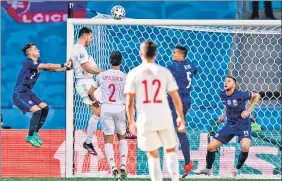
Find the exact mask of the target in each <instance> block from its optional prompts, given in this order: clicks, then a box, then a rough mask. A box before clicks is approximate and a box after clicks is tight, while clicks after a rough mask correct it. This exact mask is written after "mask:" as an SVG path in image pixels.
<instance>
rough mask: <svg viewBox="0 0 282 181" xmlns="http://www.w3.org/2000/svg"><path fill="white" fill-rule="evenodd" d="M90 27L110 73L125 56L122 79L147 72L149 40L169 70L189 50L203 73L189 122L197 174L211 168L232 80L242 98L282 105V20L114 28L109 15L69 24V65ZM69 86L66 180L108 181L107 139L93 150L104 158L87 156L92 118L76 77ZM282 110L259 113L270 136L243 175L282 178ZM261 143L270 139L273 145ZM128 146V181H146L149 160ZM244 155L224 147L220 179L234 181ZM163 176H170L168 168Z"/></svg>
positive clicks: (93, 49) (141, 22)
mask: <svg viewBox="0 0 282 181" xmlns="http://www.w3.org/2000/svg"><path fill="white" fill-rule="evenodd" d="M83 26H87V27H89V28H91V29H92V31H93V42H92V43H91V45H89V47H88V48H87V49H88V53H89V55H90V56H93V58H94V60H96V63H97V65H98V67H99V68H102V69H106V68H109V62H108V58H109V55H110V53H111V51H113V50H119V51H121V52H122V55H123V63H122V70H123V71H125V72H128V71H129V70H131V69H132V68H133V67H135V66H137V65H138V64H140V63H141V60H140V58H139V46H140V43H142V41H144V40H145V39H151V40H153V41H156V43H157V45H158V57H157V59H156V61H157V63H159V64H161V65H164V66H167V65H168V64H169V63H170V62H171V54H172V50H173V48H174V47H175V46H176V45H183V46H185V47H187V48H188V59H190V60H191V61H192V62H193V64H195V66H197V67H198V68H199V70H200V71H199V75H198V77H196V76H195V77H194V80H193V82H192V87H193V90H192V92H191V99H192V108H191V109H190V110H189V112H188V114H187V115H186V118H187V136H188V137H189V140H190V145H191V159H192V160H195V161H196V162H197V166H204V164H205V159H204V158H205V153H206V150H205V149H206V146H207V143H208V140H209V139H208V138H207V137H208V135H209V134H208V131H209V129H210V128H211V127H214V125H213V123H211V122H212V121H213V119H216V118H217V117H219V115H220V114H221V113H222V110H223V105H222V103H221V101H220V99H219V97H218V93H219V91H220V90H221V89H222V87H223V79H224V77H225V76H226V75H227V74H232V75H234V76H236V77H238V80H239V81H238V84H239V87H240V88H241V89H243V90H249V91H258V92H280V97H281V21H280V20H256V21H253V20H164V19H161V20H157V19H122V20H114V19H110V16H108V15H102V14H99V15H98V16H97V17H94V18H92V19H68V20H67V57H68V58H70V55H71V50H72V48H73V45H74V43H75V41H76V39H77V35H78V31H79V29H80V28H81V27H83ZM279 62H280V64H279ZM230 64H232V65H230ZM231 68H232V69H231ZM277 76H278V77H277ZM279 76H280V77H279ZM66 79H67V85H66V86H67V87H66V96H67V98H66V177H74V176H75V177H81V176H82V177H84V176H86V177H87V176H89V177H108V176H109V174H108V173H107V172H108V166H107V161H106V160H105V155H104V153H103V141H101V139H102V134H101V132H100V131H97V133H96V134H95V136H94V137H95V138H94V139H93V142H95V143H94V146H97V147H98V149H99V150H100V151H98V153H99V156H98V157H93V156H90V155H88V154H87V153H86V152H85V151H84V150H83V148H82V143H83V142H82V141H84V139H85V130H86V127H87V124H88V118H89V116H90V115H91V112H90V110H88V108H87V107H86V105H84V104H83V102H82V100H81V99H80V97H79V96H78V95H77V94H76V91H75V88H74V82H75V79H74V77H73V71H68V72H67V76H66ZM261 80H262V82H261ZM250 89H251V90H250ZM279 110H281V98H279V97H264V98H263V99H262V100H261V101H260V102H259V105H258V106H256V108H255V110H254V111H253V112H254V113H255V114H256V115H257V117H258V119H260V120H261V122H259V124H260V125H261V126H262V127H263V129H264V130H262V132H263V134H256V137H255V138H254V139H253V143H254V144H253V145H254V146H253V148H251V151H250V152H255V153H256V154H258V155H259V156H258V157H257V156H256V154H252V155H251V158H250V159H249V160H247V162H246V164H245V166H243V168H242V171H241V174H242V175H246V176H247V177H256V178H262V177H263V175H265V174H266V175H270V176H271V177H275V176H276V175H277V174H273V173H274V172H275V171H274V170H277V168H278V169H280V171H277V173H278V176H281V166H280V167H279V164H280V163H281V151H280V150H279V147H281V142H279V141H277V142H275V141H273V140H278V139H279V138H280V139H281V132H280V130H281V120H279V119H281V118H279ZM220 126H222V125H220ZM220 126H219V127H220ZM258 132H259V131H258ZM260 135H264V136H265V137H267V136H270V137H271V138H269V140H271V141H269V142H268V141H267V140H268V138H261V137H262V136H260ZM128 142H129V148H130V150H129V156H128V159H129V160H130V161H129V163H128V172H129V175H130V176H131V177H147V176H148V168H147V163H146V155H145V154H144V153H142V152H141V151H140V150H138V149H137V147H136V141H132V140H129V141H128ZM115 145H116V142H115ZM114 147H115V146H114ZM95 148H96V147H95ZM117 150H118V149H117ZM117 150H115V151H117ZM239 150H240V147H239V145H238V144H237V143H236V140H233V141H231V143H230V144H227V145H226V146H223V147H222V149H220V150H219V152H218V154H217V156H216V161H215V166H214V169H213V175H215V176H221V177H228V176H229V175H226V174H225V173H226V172H229V171H231V169H233V167H234V164H235V163H237V159H234V157H236V158H237V156H238V153H239ZM250 154H251V153H250ZM178 158H179V161H180V165H182V166H181V167H180V168H181V169H182V167H183V155H182V153H181V151H179V150H178ZM164 162H165V161H164ZM256 162H257V163H256ZM261 164H264V165H265V168H262V167H261V166H260V165H261ZM164 165H165V164H164ZM180 172H183V170H180ZM163 173H164V175H168V172H167V170H166V168H165V166H164V167H163Z"/></svg>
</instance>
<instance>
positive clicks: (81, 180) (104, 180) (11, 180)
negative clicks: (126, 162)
mask: <svg viewBox="0 0 282 181" xmlns="http://www.w3.org/2000/svg"><path fill="white" fill-rule="evenodd" d="M2 180H3V181H113V179H111V178H2ZM139 180H140V181H150V179H139V178H131V179H127V181H139ZM180 180H182V181H185V180H187V181H226V180H239V181H266V180H267V181H269V180H280V179H227V178H223V179H215V178H213V179H201V178H199V179H196V178H193V179H191V178H189V179H188V178H187V179H180ZM164 181H170V179H164Z"/></svg>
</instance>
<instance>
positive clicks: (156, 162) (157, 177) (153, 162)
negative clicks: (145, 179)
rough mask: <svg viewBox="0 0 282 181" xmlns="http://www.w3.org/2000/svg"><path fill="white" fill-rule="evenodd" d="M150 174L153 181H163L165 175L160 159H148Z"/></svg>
mask: <svg viewBox="0 0 282 181" xmlns="http://www.w3.org/2000/svg"><path fill="white" fill-rule="evenodd" d="M148 167H149V174H150V177H151V180H152V181H162V180H163V175H162V170H161V165H160V158H153V157H151V158H148Z"/></svg>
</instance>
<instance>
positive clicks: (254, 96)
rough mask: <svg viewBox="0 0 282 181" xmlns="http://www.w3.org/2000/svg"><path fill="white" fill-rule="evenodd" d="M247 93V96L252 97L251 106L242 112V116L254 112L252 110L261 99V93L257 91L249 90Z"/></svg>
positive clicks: (245, 116) (244, 116)
mask: <svg viewBox="0 0 282 181" xmlns="http://www.w3.org/2000/svg"><path fill="white" fill-rule="evenodd" d="M247 94H249V95H248V96H247V97H249V98H250V99H251V103H250V105H249V107H248V108H247V109H246V110H245V111H243V112H242V114H241V117H242V118H247V117H248V116H249V115H250V113H251V112H252V110H253V109H254V107H255V105H256V104H257V102H258V101H259V99H260V94H259V93H256V92H247Z"/></svg>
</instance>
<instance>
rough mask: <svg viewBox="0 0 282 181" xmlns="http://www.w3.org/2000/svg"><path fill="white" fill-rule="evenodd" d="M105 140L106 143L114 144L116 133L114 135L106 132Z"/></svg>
mask: <svg viewBox="0 0 282 181" xmlns="http://www.w3.org/2000/svg"><path fill="white" fill-rule="evenodd" d="M104 142H105V144H107V143H111V144H113V143H114V135H113V134H112V135H106V134H105V133H104Z"/></svg>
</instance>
